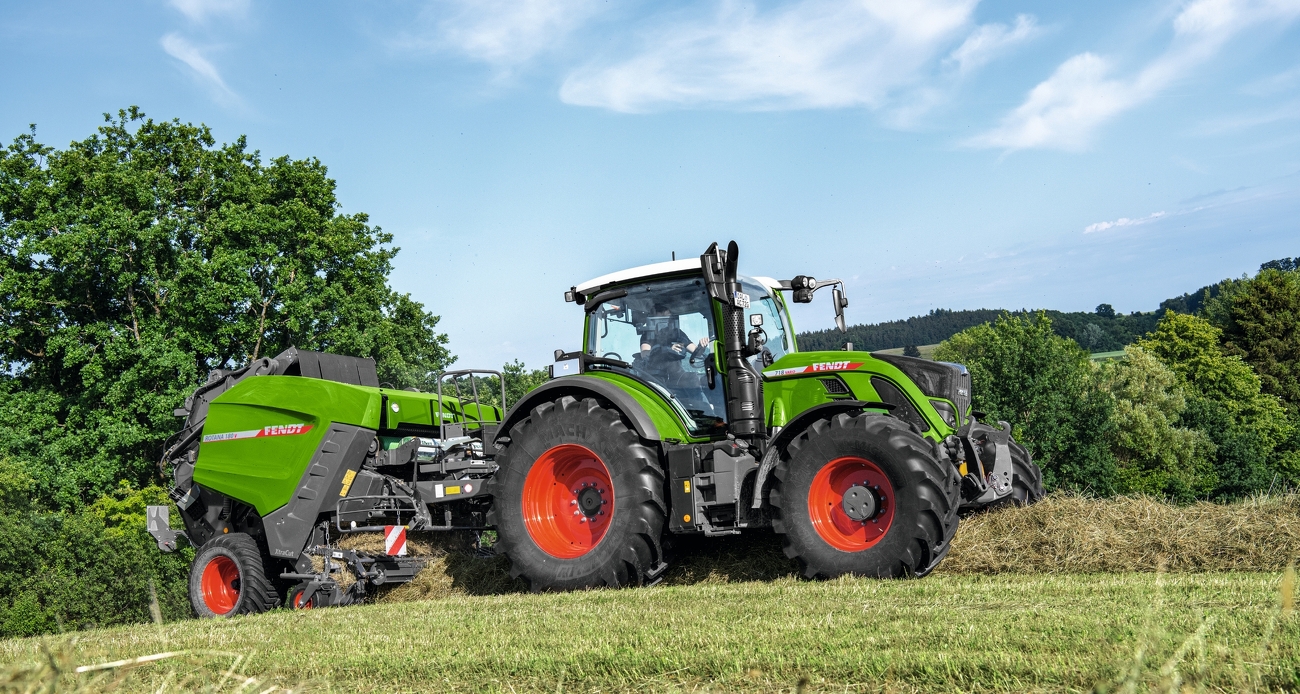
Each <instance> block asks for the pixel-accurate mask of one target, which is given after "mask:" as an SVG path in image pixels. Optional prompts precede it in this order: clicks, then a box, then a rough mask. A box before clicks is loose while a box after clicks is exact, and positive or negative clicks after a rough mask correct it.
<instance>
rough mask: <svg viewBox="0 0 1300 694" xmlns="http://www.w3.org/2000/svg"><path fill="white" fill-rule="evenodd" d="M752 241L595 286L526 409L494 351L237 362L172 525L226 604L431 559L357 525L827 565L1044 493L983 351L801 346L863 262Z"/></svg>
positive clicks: (329, 586)
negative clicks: (984, 407)
mask: <svg viewBox="0 0 1300 694" xmlns="http://www.w3.org/2000/svg"><path fill="white" fill-rule="evenodd" d="M738 257H739V252H738V249H737V247H736V244H735V243H734V242H733V243H731V244H730V245H729V246H728V247H727V248H726V249H725V250H724V249H722V248H719V247H718V245H717V244H713V245H711V246H710V247H709V249H708V250H707V251H706V252H705V253H704V254H703V255H702V256H700V257H699V258H698V259H691V260H680V261H672V262H666V263H658V264H654V265H647V266H644V267H639V268H633V269H630V270H625V271H621V272H617V273H613V274H610V275H605V276H603V277H599V278H596V279H593V280H590V281H588V282H585V283H583V284H580V285H576V286H574V287H573V288H572V289H571V290H570V291H568V292H566V293H565V299H566V301H568V302H571V303H574V304H576V305H577V306H579V307H581V310H582V311H583V315H584V332H583V339H584V346H583V348H582V349H580V350H577V351H572V352H565V351H563V350H557V351H556V355H555V357H556V363H555V364H554V365H553V366H552V367H551V368H552V376H553V378H552V379H551V380H550V381H549V382H547V383H546V384H544V385H542V386H540V387H538V388H536V389H534V390H533V391H531V392H529V393H528V394H527V395H525V396H524V397H523V398H522V399H521V400H520V401H519V402H517V403H515V404H514V405H513V406H512V407H510V408H509V410H508V411H504V412H503V411H502V408H501V407H499V406H498V405H502V406H504V402H505V392H504V385H503V384H502V382H501V375H500V374H499V373H496V372H487V371H462V372H452V373H448V374H444V375H443V376H442V378H441V380H440V381H439V388H438V392H436V393H417V392H409V391H398V390H393V389H388V388H383V387H381V386H380V385H379V384H378V383H377V382H375V381H376V379H375V377H374V363H373V362H371V361H369V360H361V359H356V358H353V357H343V356H337V355H328V354H318V353H312V352H299V351H296V350H290V352H287V353H285V354H282V355H279V356H277V357H276V358H274V359H264V360H261V361H260V362H257V363H255V364H253V365H251V366H249V367H245V369H242V370H240V371H237V372H214V375H213V377H212V378H210V379H209V383H208V384H207V385H205V386H204V387H203V388H200V389H199V391H198V392H197V393H196V394H195V395H194V396H193V397H192V398H190V400H189V401H187V403H186V407H185V408H182V409H181V410H178V411H177V414H178V415H182V416H185V417H187V422H186V426H185V428H183V429H182V431H181V432H180V433H178V434H177V437H176V439H175V441H174V443H173V444H172V445H171V446H169V447H168V449H167V452H166V454H165V455H164V457H163V462H162V465H163V467H164V470H165V471H167V472H169V473H170V475H171V477H172V480H173V483H172V493H173V497H174V498H175V499H176V500H177V507H178V508H179V509H180V515H181V517H182V519H183V520H184V523H185V530H184V531H183V532H178V531H174V530H171V529H170V527H169V524H168V522H167V521H168V509H167V508H166V507H154V508H151V510H150V517H149V518H150V520H149V522H150V530H151V532H153V533H154V536H155V538H156V539H157V540H158V543H159V547H160V548H162V549H164V550H170V549H174V548H175V544H176V536H177V535H178V534H184V535H185V536H186V537H187V538H188V539H189V541H190V542H191V543H192V544H194V545H195V546H196V547H197V557H196V560H195V562H194V566H193V568H192V570H191V580H190V593H191V598H192V602H193V604H194V607H195V611H196V612H197V613H198V614H200V615H201V616H213V615H229V614H237V613H243V612H256V611H261V610H264V609H269V608H270V607H274V606H277V605H279V604H280V598H281V596H284V599H285V600H286V601H287V602H288V603H289V604H290V605H291V606H294V607H314V606H323V605H338V604H347V603H350V602H356V601H358V600H361V599H363V598H364V596H365V591H366V586H367V585H370V586H373V585H379V584H382V583H385V582H396V581H404V580H410V578H412V577H413V576H414V574H415V573H416V572H417V571H418V570H419V568H420V565H419V561H418V560H416V559H412V558H407V557H403V556H401V554H400V552H393V551H391V548H392V546H393V543H392V542H390V543H388V544H386V548H388V550H389V551H386V552H385V553H384V554H378V553H376V554H373V555H372V554H368V553H365V552H360V551H355V550H340V549H339V548H338V547H337V546H336V545H335V544H334V542H335V540H336V539H337V538H338V537H339V536H341V535H343V534H346V533H351V532H374V531H383V532H384V533H385V536H386V537H387V538H389V539H390V540H392V539H393V538H397V539H396V540H393V542H397V541H400V536H401V534H402V532H403V531H404V530H407V529H410V530H453V529H464V530H473V531H481V530H487V529H494V530H495V531H496V536H497V537H496V541H495V543H494V544H493V545H492V551H494V552H495V553H497V554H503V555H505V556H506V557H508V558H509V560H510V564H511V573H512V575H514V576H516V577H522V578H524V579H526V580H527V581H528V583H529V584H530V585H531V587H532V588H533V589H534V590H572V589H580V588H589V587H597V586H610V587H617V586H629V585H647V584H653V583H654V582H656V581H658V580H659V578H660V577H661V576H662V575H663V573H664V572H665V571H666V570H667V568H668V565H669V557H668V551H667V544H668V543H666V540H667V539H669V538H670V537H672V536H675V535H683V534H694V535H705V536H716V535H735V534H739V533H741V532H744V531H746V530H754V529H771V531H774V532H775V533H777V534H778V535H780V536H781V538H782V542H783V545H784V548H785V552H786V554H787V555H788V556H790V557H792V558H794V559H797V560H798V561H799V563H800V564H801V565H802V567H803V569H804V574H805V576H807V577H808V578H816V577H834V576H839V575H844V574H854V575H860V576H872V577H904V576H917V577H919V576H924V575H926V574H927V573H929V572H930V571H932V570H933V569H934V568H935V567H936V566H937V565H938V564H939V562H940V561H941V560H942V559H943V557H944V556H945V554H946V553H947V551H948V548H949V546H950V542H951V540H952V537H953V534H954V533H955V532H956V530H957V523H958V515H959V513H962V512H968V511H974V510H978V509H983V508H988V507H991V506H995V505H1002V504H1027V503H1032V502H1034V501H1036V500H1038V499H1039V498H1040V497H1041V496H1042V494H1043V490H1042V482H1041V474H1040V472H1039V470H1038V467H1037V466H1036V465H1035V464H1034V463H1033V462H1032V460H1031V459H1030V456H1029V453H1028V451H1026V450H1025V449H1024V447H1022V446H1020V445H1019V444H1018V443H1016V442H1015V441H1014V440H1013V439H1012V438H1011V428H1010V426H1008V425H1007V424H1006V423H1005V422H1000V423H998V424H997V425H990V424H987V423H985V422H983V421H981V419H982V415H981V413H978V412H972V411H971V410H970V402H971V393H970V375H969V373H968V372H967V371H966V369H965V368H964V367H963V366H961V365H959V364H947V363H940V362H933V361H928V360H923V359H916V358H910V357H902V356H892V355H882V354H869V353H864V352H857V351H853V349H852V345H846V346H845V349H844V350H842V351H832V352H799V351H798V350H797V347H796V344H795V334H794V329H793V326H792V324H791V322H790V318H789V314H788V310H787V304H786V297H787V296H788V297H789V298H790V300H792V301H794V302H796V303H809V302H811V301H812V300H813V296H814V294H815V293H816V292H818V291H820V290H822V289H827V288H829V289H830V291H831V295H832V304H833V307H834V310H835V320H836V323H837V325H838V326H839V327H840V329H841V330H843V329H844V317H843V311H844V308H845V307H846V306H847V305H848V301H847V299H846V298H845V296H844V286H843V283H842V282H840V281H839V280H830V281H823V282H818V281H817V280H815V279H813V278H811V277H807V276H803V275H800V276H796V277H794V278H793V279H791V280H784V281H778V280H773V279H769V278H764V277H746V276H741V275H739V274H738V271H737V270H738V266H737V261H738ZM484 379H488V380H487V381H484ZM492 379H495V380H492ZM466 381H467V382H468V386H469V387H468V391H469V392H468V394H467V393H465V392H464V390H465V389H463V388H462V387H461V384H462V383H464V382H466ZM444 383H446V384H449V385H450V386H453V387H454V388H455V393H454V394H452V393H451V392H450V391H448V392H444V389H443V384H444ZM480 383H482V384H484V387H483V388H480V387H479V385H478V384H480ZM487 383H494V384H495V385H494V391H493V392H494V393H495V388H496V387H500V388H501V395H500V399H499V400H495V398H493V399H492V400H494V401H491V402H490V401H489V399H488V398H486V397H485V392H484V390H485V389H486V384H487ZM340 572H349V573H351V574H352V576H353V578H354V579H355V580H353V581H351V582H350V583H349V584H348V585H347V587H346V588H344V587H343V584H344V583H347V582H340V581H338V580H337V578H336V575H338V574H339V573H340Z"/></svg>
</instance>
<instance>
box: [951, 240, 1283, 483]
mask: <svg viewBox="0 0 1300 694" xmlns="http://www.w3.org/2000/svg"><path fill="white" fill-rule="evenodd" d="M1295 267H1296V266H1295V263H1294V261H1290V260H1289V259H1288V261H1286V262H1285V263H1284V262H1281V261H1275V262H1274V263H1266V264H1265V265H1264V267H1263V268H1262V269H1261V270H1260V271H1259V273H1258V274H1256V275H1255V276H1254V277H1243V278H1241V279H1235V280H1225V281H1224V282H1221V283H1219V284H1218V285H1216V291H1214V292H1213V293H1211V292H1210V291H1209V290H1208V288H1207V289H1205V290H1202V300H1201V301H1200V302H1199V308H1200V310H1199V311H1198V312H1197V313H1194V314H1193V313H1178V312H1176V311H1173V310H1165V311H1164V312H1163V316H1162V317H1161V318H1160V320H1159V321H1158V322H1157V323H1156V325H1155V326H1154V328H1153V329H1152V330H1151V331H1150V332H1148V333H1147V334H1145V335H1143V336H1141V337H1139V338H1138V339H1136V340H1135V341H1134V342H1133V344H1130V345H1128V346H1127V347H1125V348H1124V357H1123V358H1121V359H1114V360H1107V361H1103V362H1101V363H1097V362H1094V361H1093V360H1092V359H1090V358H1089V354H1088V351H1087V350H1085V349H1084V348H1083V347H1082V346H1080V345H1079V343H1078V342H1077V341H1075V340H1073V339H1071V338H1068V337H1062V336H1061V335H1059V334H1058V333H1057V331H1056V329H1055V327H1054V326H1053V322H1052V319H1051V317H1050V316H1049V315H1048V314H1047V313H1046V312H1037V313H1034V314H1011V313H1004V314H1002V315H1000V316H998V318H997V319H995V320H994V321H992V322H990V323H985V324H982V325H979V326H975V327H972V328H967V329H966V330H963V331H962V332H960V333H957V334H956V335H954V336H952V337H951V338H949V339H948V340H945V341H944V342H943V343H941V344H940V346H939V347H938V349H936V351H935V354H934V358H935V359H938V360H942V361H954V362H959V363H963V364H965V365H966V366H967V367H968V368H969V369H970V370H971V376H972V390H973V399H974V403H973V407H974V408H975V409H977V410H983V411H985V412H987V413H988V418H989V419H991V420H1000V421H1006V422H1008V423H1009V424H1010V425H1011V426H1012V427H1013V430H1014V432H1015V435H1016V437H1017V438H1018V439H1019V440H1021V441H1022V442H1024V443H1025V445H1026V446H1027V447H1028V448H1029V449H1030V451H1031V452H1032V453H1033V454H1034V457H1035V459H1036V460H1037V461H1038V462H1039V464H1040V465H1041V466H1042V468H1043V475H1044V482H1045V484H1046V486H1047V487H1048V488H1049V489H1074V490H1079V491H1086V492H1089V493H1093V494H1098V495H1103V496H1106V495H1114V494H1134V493H1140V494H1151V495H1156V496H1161V497H1166V498H1170V499H1173V500H1176V501H1191V500H1195V499H1213V500H1228V499H1233V498H1239V497H1242V496H1245V495H1249V494H1253V493H1259V492H1267V491H1270V490H1274V491H1277V490H1283V489H1294V488H1296V486H1297V485H1300V271H1297V270H1296V269H1295Z"/></svg>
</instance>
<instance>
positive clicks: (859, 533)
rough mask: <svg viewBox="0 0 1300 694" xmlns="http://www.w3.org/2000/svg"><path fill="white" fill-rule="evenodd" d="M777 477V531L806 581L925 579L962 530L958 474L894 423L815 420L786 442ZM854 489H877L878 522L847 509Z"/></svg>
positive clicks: (870, 417) (773, 496)
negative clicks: (849, 577) (852, 577)
mask: <svg viewBox="0 0 1300 694" xmlns="http://www.w3.org/2000/svg"><path fill="white" fill-rule="evenodd" d="M773 476H774V478H775V480H774V483H773V486H772V491H771V492H770V495H769V497H768V498H769V500H770V501H771V504H772V509H773V512H774V518H773V522H772V525H773V529H774V530H775V531H776V533H777V534H779V535H781V538H782V542H783V545H784V549H785V554H786V556H788V557H790V558H791V559H796V560H798V561H799V563H800V564H801V565H802V566H803V569H804V572H803V574H804V577H805V578H809V579H813V578H834V577H836V576H842V575H846V574H851V575H856V576H868V577H877V578H904V577H918V578H919V577H921V576H925V575H926V574H928V573H930V572H931V571H933V570H934V568H935V567H936V566H938V564H939V562H940V561H942V559H943V557H944V556H945V555H947V553H948V548H949V546H950V543H951V541H952V537H953V535H954V534H955V533H956V532H957V523H958V519H957V507H958V505H959V503H960V501H961V498H960V494H961V478H960V476H959V475H958V473H957V470H956V468H955V467H953V466H952V465H950V464H947V463H946V462H940V459H939V457H938V454H937V452H936V447H935V445H934V444H933V443H931V442H930V441H929V440H927V439H925V438H923V437H921V436H920V435H918V434H917V433H916V432H915V431H913V430H912V428H911V427H910V426H908V424H907V422H904V421H901V420H899V419H897V418H894V417H892V416H889V415H883V414H874V413H863V414H859V415H856V416H854V415H850V414H849V413H841V414H838V415H835V416H834V417H831V418H829V419H821V420H818V421H816V422H814V423H813V424H812V425H811V426H809V427H808V429H806V430H805V431H803V432H802V433H800V434H799V435H798V436H796V437H795V438H794V440H793V441H791V442H790V443H789V444H788V446H787V447H786V450H785V451H783V452H782V456H781V459H780V461H779V462H778V463H777V466H776V468H775V469H774V470H773ZM855 487H857V488H866V489H871V490H874V491H873V492H872V495H873V496H874V498H875V511H874V512H873V513H874V515H871V516H867V518H868V519H870V520H871V521H872V523H871V524H868V523H867V520H866V519H863V520H854V519H853V518H851V517H850V516H849V515H847V509H846V507H843V506H842V505H841V504H842V503H843V499H844V498H845V497H846V496H848V492H847V490H849V489H853V488H855ZM837 500H838V501H837ZM858 524H860V525H858Z"/></svg>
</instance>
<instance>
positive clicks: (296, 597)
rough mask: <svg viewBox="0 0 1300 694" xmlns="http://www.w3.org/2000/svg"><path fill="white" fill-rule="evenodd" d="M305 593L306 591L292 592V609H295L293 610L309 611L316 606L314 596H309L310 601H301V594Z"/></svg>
mask: <svg viewBox="0 0 1300 694" xmlns="http://www.w3.org/2000/svg"><path fill="white" fill-rule="evenodd" d="M306 592H307V591H304V590H299V591H295V592H294V594H293V609H295V610H310V609H311V608H313V607H315V606H316V596H315V595H313V596H311V599H310V600H303V598H302V596H303V594H304V593H306Z"/></svg>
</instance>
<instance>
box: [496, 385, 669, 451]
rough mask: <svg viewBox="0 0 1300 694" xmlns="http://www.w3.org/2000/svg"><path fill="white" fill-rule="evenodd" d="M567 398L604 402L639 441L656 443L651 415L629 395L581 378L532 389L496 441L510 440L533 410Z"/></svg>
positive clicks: (513, 409) (508, 417) (656, 432)
mask: <svg viewBox="0 0 1300 694" xmlns="http://www.w3.org/2000/svg"><path fill="white" fill-rule="evenodd" d="M566 395H572V396H573V397H575V398H579V399H581V398H584V397H592V396H594V397H596V398H599V399H603V400H606V401H608V402H609V403H611V404H612V405H614V407H616V408H618V411H619V412H621V413H622V414H623V416H624V417H627V418H628V421H630V422H631V423H632V428H633V429H635V430H636V433H637V434H638V435H639V436H640V437H641V438H643V439H646V440H647V441H658V440H659V428H658V427H656V426H655V423H654V421H653V420H651V419H650V415H649V414H647V413H646V411H645V408H643V407H641V404H640V403H638V402H637V401H636V400H634V399H632V396H631V395H628V394H627V393H626V392H625V391H624V390H623V389H622V388H619V387H618V386H617V385H615V384H613V383H610V382H609V381H606V380H603V379H599V378H583V377H581V376H565V377H564V378H557V379H555V380H553V381H550V382H548V383H546V384H545V385H543V386H540V387H538V388H535V389H533V390H532V391H531V392H530V393H528V395H526V396H524V398H523V399H522V400H520V401H519V402H517V403H515V404H514V407H511V408H510V411H509V412H507V413H506V418H505V421H503V422H501V426H500V427H499V428H498V429H497V438H498V439H499V438H500V437H503V436H509V435H510V429H511V427H513V426H514V425H516V424H518V423H519V422H520V420H522V419H524V418H525V417H527V416H528V414H529V413H530V412H532V411H533V408H534V407H537V406H538V405H540V404H542V403H544V402H550V401H551V400H555V399H557V398H562V397H564V396H566Z"/></svg>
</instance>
